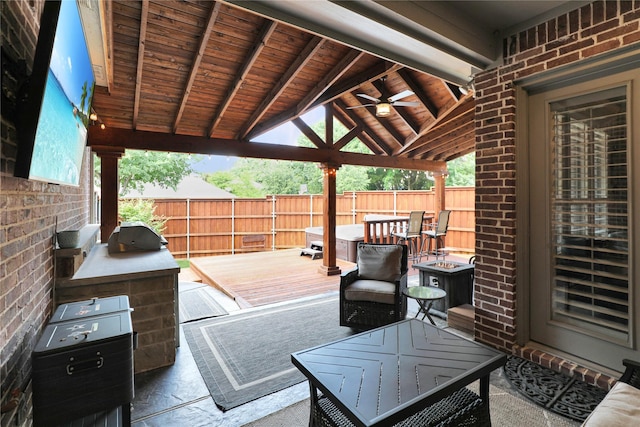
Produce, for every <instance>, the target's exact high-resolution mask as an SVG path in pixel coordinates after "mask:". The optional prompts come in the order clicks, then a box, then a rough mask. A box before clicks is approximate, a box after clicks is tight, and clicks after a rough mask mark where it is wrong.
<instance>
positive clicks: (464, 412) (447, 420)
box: [311, 388, 491, 427]
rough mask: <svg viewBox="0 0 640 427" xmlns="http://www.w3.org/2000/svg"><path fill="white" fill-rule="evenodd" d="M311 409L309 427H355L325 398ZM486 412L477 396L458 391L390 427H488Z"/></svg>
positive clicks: (321, 398) (470, 392) (489, 422)
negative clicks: (310, 426) (310, 424)
mask: <svg viewBox="0 0 640 427" xmlns="http://www.w3.org/2000/svg"><path fill="white" fill-rule="evenodd" d="M312 402H313V399H312ZM312 405H313V408H311V411H312V420H311V421H312V426H313V427H355V426H354V424H353V423H352V422H351V421H350V420H349V419H348V418H347V417H346V416H345V415H344V414H343V413H342V412H341V411H340V409H338V407H336V406H335V405H334V404H333V402H331V400H329V398H328V397H326V396H320V397H318V399H317V401H316V403H315V404H313V403H312ZM488 412H489V411H488V408H487V407H486V406H485V404H484V403H483V401H482V399H481V398H480V396H478V395H477V394H475V393H474V392H472V391H471V390H469V389H468V388H462V389H460V390H458V391H457V392H455V393H454V394H452V395H451V396H448V397H445V398H444V399H442V400H441V401H439V402H437V403H435V404H433V405H431V406H429V407H427V408H425V409H423V410H422V411H420V412H418V413H416V414H414V415H412V416H410V417H409V418H407V419H406V420H403V421H400V422H398V423H396V424H394V425H393V427H412V426H415V427H432V426H433V427H435V426H438V427H444V426H462V427H465V426H488V427H490V426H491V419H490V417H489V413H488Z"/></svg>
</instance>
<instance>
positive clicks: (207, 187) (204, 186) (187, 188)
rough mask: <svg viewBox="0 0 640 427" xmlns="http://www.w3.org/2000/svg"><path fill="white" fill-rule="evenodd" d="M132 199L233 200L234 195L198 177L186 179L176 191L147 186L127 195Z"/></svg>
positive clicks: (192, 176) (193, 176)
mask: <svg viewBox="0 0 640 427" xmlns="http://www.w3.org/2000/svg"><path fill="white" fill-rule="evenodd" d="M124 197H126V198H132V199H232V198H235V197H236V196H234V195H233V194H231V193H229V192H228V191H225V190H222V189H220V188H218V187H216V186H215V185H212V184H209V183H208V182H206V181H205V180H203V179H202V178H201V177H200V176H198V175H189V176H187V177H185V178H184V179H183V180H182V182H180V184H178V186H177V187H176V190H173V189H172V188H162V187H160V186H159V185H146V186H145V188H144V190H142V191H131V192H130V193H129V194H127V195H125V196H124Z"/></svg>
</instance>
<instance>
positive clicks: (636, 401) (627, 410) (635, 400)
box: [582, 359, 640, 427]
mask: <svg viewBox="0 0 640 427" xmlns="http://www.w3.org/2000/svg"><path fill="white" fill-rule="evenodd" d="M622 364H623V365H624V366H625V371H624V373H623V374H622V376H621V377H620V379H619V380H618V382H617V383H616V384H615V385H614V386H613V388H612V389H611V390H609V393H607V395H606V396H605V398H604V400H603V401H602V402H600V404H599V405H598V406H596V408H595V409H594V411H593V412H592V413H591V415H589V416H588V417H587V419H586V420H585V421H584V423H583V424H582V426H583V427H617V426H628V425H638V424H637V423H638V419H640V409H638V408H639V407H640V363H639V362H636V361H633V360H629V359H624V360H623V361H622Z"/></svg>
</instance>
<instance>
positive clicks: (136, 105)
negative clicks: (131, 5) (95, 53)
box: [131, 0, 149, 129]
mask: <svg viewBox="0 0 640 427" xmlns="http://www.w3.org/2000/svg"><path fill="white" fill-rule="evenodd" d="M148 19H149V0H142V8H141V10H140V32H139V33H138V63H137V64H136V90H135V93H134V96H133V117H132V120H131V127H132V128H133V129H135V128H136V127H137V124H138V114H139V112H140V92H141V91H142V69H143V65H144V46H145V44H146V42H147V20H148Z"/></svg>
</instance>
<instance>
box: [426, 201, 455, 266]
mask: <svg viewBox="0 0 640 427" xmlns="http://www.w3.org/2000/svg"><path fill="white" fill-rule="evenodd" d="M450 214H451V211H440V213H439V214H438V222H436V223H433V224H429V226H430V227H431V230H426V231H423V232H422V234H423V236H424V237H426V239H424V240H423V241H422V248H421V249H420V253H421V254H424V253H425V252H424V244H425V243H427V252H426V254H427V258H429V255H432V254H433V255H435V257H436V259H438V256H439V255H442V256H443V257H444V237H445V236H446V235H447V230H448V229H449V216H450ZM432 240H435V244H436V248H435V250H433V251H432V250H431V241H432Z"/></svg>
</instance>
